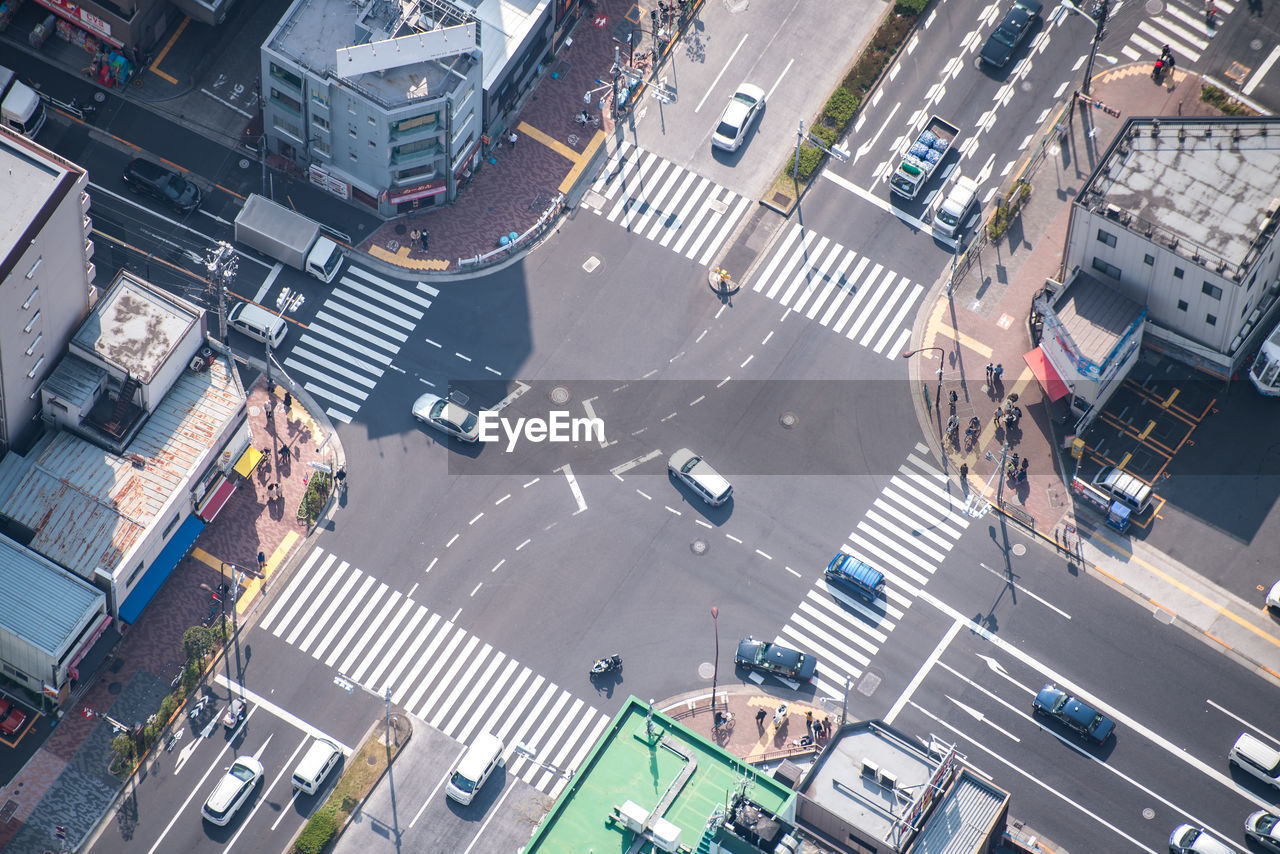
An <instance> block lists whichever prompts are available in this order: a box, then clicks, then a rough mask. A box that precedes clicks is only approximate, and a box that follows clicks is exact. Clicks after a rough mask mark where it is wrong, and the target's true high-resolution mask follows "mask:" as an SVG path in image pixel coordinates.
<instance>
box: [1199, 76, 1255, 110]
mask: <svg viewBox="0 0 1280 854" xmlns="http://www.w3.org/2000/svg"><path fill="white" fill-rule="evenodd" d="M1200 100H1201V101H1204V102H1205V103H1206V104H1209V105H1211V106H1214V107H1217V108H1218V109H1219V110H1221V111H1222V112H1224V113H1226V114H1227V115H1228V116H1251V115H1254V111H1253V110H1251V109H1249V108H1248V107H1246V106H1245V105H1244V104H1242V103H1240V102H1239V101H1237V100H1236V99H1235V98H1232V97H1231V96H1230V95H1228V94H1227V93H1226V92H1224V91H1223V90H1221V89H1219V88H1218V87H1217V86H1211V85H1209V84H1207V83H1206V84H1205V85H1203V86H1201V87H1200Z"/></svg>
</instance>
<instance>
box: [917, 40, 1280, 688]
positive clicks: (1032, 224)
mask: <svg viewBox="0 0 1280 854" xmlns="http://www.w3.org/2000/svg"><path fill="white" fill-rule="evenodd" d="M1149 65H1150V64H1149V63H1138V64H1135V65H1130V66H1125V67H1121V68H1117V69H1114V70H1112V71H1108V72H1106V73H1104V74H1101V75H1098V76H1097V77H1095V78H1094V80H1093V86H1092V93H1091V94H1092V96H1093V97H1094V98H1095V99H1097V101H1098V102H1100V104H1101V105H1105V107H1107V108H1110V109H1112V110H1115V111H1116V112H1118V113H1119V116H1118V117H1116V116H1112V115H1110V114H1109V113H1107V112H1106V111H1104V110H1103V109H1099V108H1096V107H1090V106H1088V105H1084V104H1081V105H1078V106H1077V108H1076V110H1075V115H1074V117H1073V120H1072V122H1071V127H1070V136H1069V139H1068V140H1066V141H1065V142H1064V143H1063V144H1061V145H1059V144H1058V143H1056V142H1054V143H1051V145H1050V147H1049V148H1048V150H1047V153H1046V156H1045V158H1044V160H1043V161H1042V162H1041V163H1040V164H1039V166H1038V167H1036V168H1035V169H1034V170H1033V171H1032V172H1030V173H1028V175H1027V179H1028V180H1029V181H1030V183H1031V186H1032V192H1031V195H1030V197H1029V198H1028V200H1027V203H1026V205H1025V206H1024V207H1023V208H1022V210H1021V212H1020V213H1019V214H1018V216H1017V217H1015V219H1014V221H1013V223H1012V224H1011V226H1010V229H1009V231H1008V232H1007V234H1006V235H1005V236H1004V237H1003V238H1002V239H1001V240H1000V241H999V242H998V243H994V244H991V243H989V244H987V246H985V247H984V248H983V249H982V251H981V252H980V254H979V257H978V258H977V259H976V260H975V262H974V263H973V264H971V265H970V267H969V269H968V270H967V271H966V272H964V273H963V274H962V275H961V277H959V278H958V279H957V281H956V283H955V287H954V292H953V296H952V297H951V298H948V296H947V293H946V285H947V278H948V276H947V275H944V276H943V277H942V278H941V280H940V281H939V283H938V285H937V286H936V287H935V294H936V297H937V301H936V302H935V303H934V304H933V306H932V307H931V308H930V309H929V310H928V311H927V312H923V313H922V314H921V319H920V320H919V321H917V328H916V330H915V333H914V334H913V342H919V343H913V345H912V346H913V349H921V348H929V347H935V348H941V349H942V350H943V351H945V353H946V358H945V361H944V365H943V370H942V376H941V380H940V382H939V380H938V374H937V363H936V362H935V361H934V358H935V355H936V351H926V352H924V353H922V354H921V356H919V357H915V358H913V359H911V370H912V373H913V376H914V377H915V378H916V379H917V380H918V381H919V383H920V386H921V387H923V388H924V389H925V390H926V392H927V394H928V399H929V402H930V403H929V405H930V406H933V405H934V403H935V399H936V398H940V399H941V400H942V401H943V405H942V406H941V407H938V408H936V409H935V408H929V409H926V405H925V402H924V400H923V399H922V396H917V398H916V409H917V415H918V416H919V418H920V421H921V426H922V428H923V429H924V432H925V434H926V436H928V437H929V441H930V442H931V444H932V445H933V446H934V449H935V451H936V452H937V453H938V454H939V456H942V457H945V459H946V465H947V467H948V470H949V471H950V472H958V470H959V467H960V465H961V464H967V465H968V467H969V476H968V483H967V484H964V489H965V490H966V492H968V493H971V494H975V495H976V496H977V497H978V498H981V499H983V500H985V501H986V502H988V503H989V504H990V505H991V507H992V509H993V510H995V511H996V512H1003V513H1004V514H1005V515H1006V516H1007V517H1008V518H1009V519H1011V520H1013V521H1015V522H1017V523H1018V524H1020V525H1022V526H1023V527H1025V528H1027V529H1028V530H1030V531H1031V532H1032V533H1034V534H1036V535H1038V536H1039V537H1041V538H1042V539H1043V540H1044V541H1045V543H1046V544H1048V545H1051V546H1052V547H1053V548H1055V549H1057V550H1058V551H1059V552H1060V553H1062V554H1063V555H1064V556H1065V557H1066V558H1067V559H1068V560H1077V561H1083V562H1085V563H1086V564H1087V565H1089V566H1091V567H1093V568H1095V569H1096V570H1097V571H1098V572H1100V573H1101V574H1102V575H1103V576H1104V577H1106V578H1107V579H1109V580H1110V582H1111V583H1112V584H1113V585H1115V586H1117V587H1118V588H1119V589H1121V590H1123V591H1124V592H1125V593H1126V595H1129V596H1132V597H1135V598H1137V599H1139V600H1141V601H1144V602H1147V603H1150V604H1151V605H1152V606H1154V607H1158V608H1160V609H1162V610H1163V611H1165V612H1166V613H1167V614H1169V621H1172V620H1173V618H1174V615H1176V616H1177V618H1179V619H1181V620H1182V621H1184V622H1185V623H1186V624H1187V625H1189V626H1190V627H1192V628H1194V629H1195V630H1197V631H1199V632H1201V633H1203V634H1205V635H1206V636H1207V637H1209V638H1210V639H1212V640H1213V641H1215V642H1217V643H1218V644H1220V645H1222V646H1223V647H1225V648H1226V649H1228V650H1230V651H1232V653H1233V655H1235V656H1236V657H1237V658H1239V659H1241V660H1244V661H1247V662H1249V663H1250V664H1253V665H1256V666H1257V667H1258V668H1259V669H1260V670H1261V672H1264V673H1265V674H1267V675H1269V676H1270V677H1271V678H1273V679H1276V680H1277V681H1280V672H1277V671H1280V623H1277V622H1276V621H1275V620H1273V619H1272V618H1271V617H1270V616H1268V615H1267V614H1266V613H1265V612H1263V611H1262V609H1261V608H1260V607H1259V604H1260V603H1257V602H1245V601H1243V600H1241V599H1240V598H1239V597H1236V596H1234V595H1233V594H1231V593H1229V592H1228V591H1225V590H1222V589H1220V588H1218V587H1216V586H1215V585H1212V584H1209V583H1207V582H1205V581H1204V580H1203V579H1201V578H1199V577H1198V576H1197V575H1196V574H1195V572H1194V571H1193V570H1191V569H1189V568H1187V567H1184V566H1181V565H1179V564H1177V563H1176V562H1174V561H1171V560H1170V559H1169V558H1167V557H1165V556H1164V555H1162V554H1160V553H1159V552H1157V551H1155V550H1154V549H1151V548H1149V547H1147V546H1145V544H1143V543H1141V542H1140V541H1136V540H1130V539H1129V538H1127V537H1125V536H1123V535H1120V534H1117V533H1116V532H1114V531H1111V530H1110V529H1108V528H1106V526H1105V525H1104V523H1103V520H1102V518H1101V517H1100V516H1098V515H1097V514H1096V513H1093V512H1092V511H1091V510H1089V509H1085V510H1083V511H1081V513H1080V515H1079V516H1078V517H1077V516H1076V514H1075V510H1074V504H1073V501H1072V498H1071V493H1070V490H1069V488H1068V483H1069V482H1070V477H1071V474H1070V470H1071V463H1072V460H1071V458H1070V456H1069V454H1067V453H1066V452H1065V451H1062V450H1061V449H1060V448H1059V447H1057V443H1056V441H1055V439H1054V429H1053V427H1054V419H1055V417H1061V416H1062V415H1063V414H1064V413H1062V412H1061V411H1059V410H1056V409H1055V408H1054V407H1055V405H1054V404H1050V403H1049V402H1048V400H1047V399H1046V398H1045V396H1044V394H1043V392H1042V390H1041V388H1040V385H1039V383H1038V382H1037V380H1036V378H1035V376H1034V375H1033V374H1032V372H1031V369H1030V368H1029V367H1028V366H1027V364H1026V362H1025V361H1024V360H1023V354H1025V353H1026V352H1028V351H1029V350H1031V346H1032V345H1031V336H1030V331H1029V320H1030V311H1031V301H1032V299H1033V297H1034V296H1035V294H1036V293H1037V292H1038V291H1039V290H1040V289H1041V288H1042V287H1044V284H1045V280H1046V279H1047V278H1055V279H1058V278H1060V270H1059V268H1060V266H1061V264H1062V257H1063V251H1064V245H1065V241H1066V234H1067V227H1068V223H1069V219H1070V207H1071V200H1072V199H1074V198H1075V196H1076V194H1077V193H1078V192H1079V190H1080V188H1081V186H1082V185H1083V183H1084V181H1085V180H1086V179H1087V178H1088V176H1089V175H1090V173H1091V172H1092V171H1093V169H1094V167H1095V166H1096V165H1097V163H1098V162H1099V161H1100V160H1101V158H1102V156H1103V154H1104V153H1105V152H1106V149H1107V147H1108V146H1109V145H1110V143H1111V140H1112V139H1113V138H1114V136H1115V134H1116V133H1117V132H1118V131H1119V130H1120V128H1121V126H1122V125H1123V123H1124V121H1125V119H1126V118H1128V117H1130V116H1153V115H1157V116H1158V115H1182V116H1206V115H1218V111H1217V110H1215V109H1214V108H1212V107H1210V106H1208V105H1207V104H1205V103H1203V102H1201V101H1200V100H1199V93H1200V81H1199V78H1198V77H1196V76H1195V75H1189V74H1185V73H1183V72H1176V74H1175V79H1174V80H1173V81H1172V82H1171V81H1169V80H1166V81H1165V82H1164V84H1162V85H1157V84H1156V83H1154V82H1153V81H1152V80H1151V76H1150V73H1149ZM1045 132H1046V133H1052V132H1053V129H1052V127H1050V128H1048V129H1046V131H1045ZM1038 142H1039V140H1036V143H1038ZM1034 148H1035V146H1034V145H1033V146H1031V147H1030V148H1029V150H1034ZM1009 180H1010V181H1012V180H1013V177H1011V178H1010V179H1009ZM1002 189H1003V190H1007V189H1008V187H1007V186H1006V187H1003V188H1002ZM989 362H991V363H996V364H1000V365H1003V367H1004V376H1003V382H995V383H994V384H993V383H989V382H988V380H987V376H986V370H985V368H986V365H987V364H988V363H989ZM951 391H955V392H956V394H957V403H956V414H957V415H958V416H959V422H960V424H961V427H962V428H963V426H964V425H965V424H967V423H968V420H969V418H970V417H972V416H977V417H978V418H979V420H980V421H981V423H982V432H981V434H980V436H979V439H978V441H977V442H976V443H974V447H973V448H972V450H971V451H969V452H967V453H963V452H961V451H959V450H957V449H956V448H955V447H954V446H952V445H951V444H950V443H949V442H948V443H946V444H945V445H944V444H943V442H942V441H941V435H942V432H943V431H944V430H945V425H946V421H947V418H948V415H949V411H948V407H947V403H946V401H947V400H948V398H949V393H950V392H951ZM1010 393H1016V394H1017V395H1018V405H1019V406H1020V407H1021V408H1022V411H1023V418H1022V420H1021V422H1020V424H1019V425H1018V426H1017V427H1015V428H1013V429H1011V430H1010V431H1009V433H1008V435H1007V436H1006V433H1005V429H1004V427H1003V426H1001V427H999V429H997V425H996V424H995V423H994V422H993V413H994V410H995V409H996V407H998V406H999V405H1000V404H1001V403H1002V402H1003V401H1004V400H1005V398H1006V396H1007V395H1009V394H1010ZM961 437H962V445H963V430H962V431H961ZM1006 438H1007V439H1008V443H1009V452H1010V454H1012V453H1013V452H1014V451H1016V452H1017V453H1018V454H1019V455H1020V456H1021V457H1022V458H1023V459H1027V460H1029V461H1030V462H1029V470H1028V477H1027V480H1026V481H1025V482H1024V483H1019V484H1017V485H1016V486H1010V485H1009V483H1008V480H1007V479H1005V478H1003V477H1000V476H999V475H998V473H997V468H998V466H999V464H1000V460H1001V456H1002V453H1003V445H1004V442H1005V440H1006ZM1001 480H1004V484H1003V485H1002V484H1001V483H1000V481H1001ZM975 500H976V499H975Z"/></svg>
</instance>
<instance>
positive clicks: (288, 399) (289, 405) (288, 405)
mask: <svg viewBox="0 0 1280 854" xmlns="http://www.w3.org/2000/svg"><path fill="white" fill-rule="evenodd" d="M284 411H285V412H293V395H292V394H290V393H289V392H287V391H286V392H285V393H284Z"/></svg>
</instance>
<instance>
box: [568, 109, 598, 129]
mask: <svg viewBox="0 0 1280 854" xmlns="http://www.w3.org/2000/svg"><path fill="white" fill-rule="evenodd" d="M573 121H574V124H576V125H578V127H587V126H588V125H590V126H591V127H593V128H598V127H600V117H599V116H593V115H591V114H590V113H588V112H587V111H586V110H583V111H582V112H580V113H578V114H577V115H576V116H574V117H573Z"/></svg>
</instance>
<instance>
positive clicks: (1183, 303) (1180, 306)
mask: <svg viewBox="0 0 1280 854" xmlns="http://www.w3.org/2000/svg"><path fill="white" fill-rule="evenodd" d="M1186 310H1187V301H1186V300H1184V299H1180V300H1178V311H1186Z"/></svg>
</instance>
